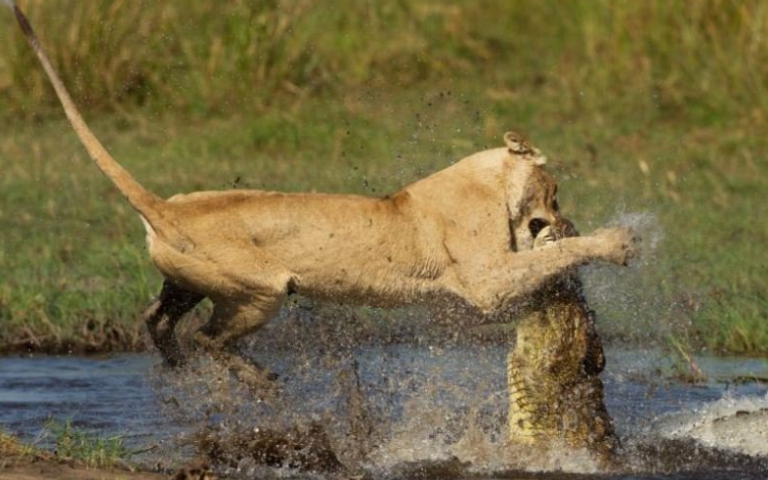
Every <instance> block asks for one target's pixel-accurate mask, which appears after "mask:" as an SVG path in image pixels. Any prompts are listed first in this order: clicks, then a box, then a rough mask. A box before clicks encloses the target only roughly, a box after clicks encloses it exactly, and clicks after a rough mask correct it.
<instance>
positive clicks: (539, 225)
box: [528, 218, 549, 238]
mask: <svg viewBox="0 0 768 480" xmlns="http://www.w3.org/2000/svg"><path fill="white" fill-rule="evenodd" d="M548 226H549V222H548V221H546V220H544V219H543V218H534V219H533V220H531V221H530V222H528V230H530V231H531V237H533V238H536V237H538V236H539V233H541V231H542V230H543V229H544V228H546V227H548Z"/></svg>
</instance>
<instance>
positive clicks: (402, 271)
mask: <svg viewBox="0 0 768 480" xmlns="http://www.w3.org/2000/svg"><path fill="white" fill-rule="evenodd" d="M14 10H15V12H16V16H17V19H19V22H20V24H21V25H22V29H23V30H24V32H25V34H26V35H27V36H28V38H29V39H30V42H31V44H32V46H33V48H34V49H35V52H36V53H37V55H38V57H39V58H40V60H41V62H42V63H43V66H44V67H45V70H46V72H47V73H48V76H49V77H50V78H51V81H52V83H53V85H54V87H55V90H56V92H57V94H58V95H59V98H60V99H61V101H62V104H63V106H64V109H65V111H66V113H67V116H68V118H69V119H70V120H71V122H72V124H73V126H74V128H75V130H76V132H77V133H78V135H79V136H80V138H81V140H82V141H83V144H84V145H85V147H86V148H87V149H88V151H89V152H90V153H91V156H92V157H93V158H94V160H95V161H96V163H97V165H98V166H99V167H100V168H101V169H102V171H103V172H104V173H105V174H106V175H107V176H108V177H109V178H110V179H111V180H112V181H113V182H114V183H115V185H116V186H117V187H118V188H119V189H120V190H121V192H122V193H123V194H124V195H125V196H126V198H127V199H128V200H129V202H130V203H131V204H132V205H133V206H134V208H136V209H137V211H139V213H140V214H141V215H142V218H143V219H144V220H145V222H146V225H147V231H148V234H147V240H148V244H149V254H150V257H151V259H152V262H153V263H154V264H155V265H156V266H157V268H158V269H159V270H160V271H161V272H162V274H163V275H164V276H165V278H166V279H167V280H166V283H165V285H164V288H163V291H162V292H161V295H160V298H159V300H158V301H157V302H156V303H155V304H154V305H153V306H152V307H150V309H149V310H148V311H147V313H146V318H147V323H148V326H149V330H150V333H152V337H153V339H154V341H155V343H156V344H157V345H158V347H159V348H160V350H161V351H162V353H163V355H164V356H165V358H166V359H167V360H168V361H169V362H170V363H176V362H178V361H180V360H181V358H180V355H179V351H178V345H177V344H176V340H175V338H174V335H173V329H174V327H175V324H176V322H177V321H178V320H179V318H180V317H181V316H182V315H183V314H184V313H185V312H186V311H188V310H189V309H190V308H192V307H193V306H194V305H195V304H196V303H197V302H198V301H200V300H201V299H202V298H203V297H209V298H210V299H211V300H212V301H213V303H214V312H213V315H212V317H211V319H210V320H209V322H208V323H207V324H206V325H205V326H204V327H203V328H202V329H201V331H200V332H199V334H198V335H196V339H197V341H198V343H199V344H200V345H201V346H203V347H204V348H206V349H207V350H209V351H211V352H212V353H213V354H214V355H216V356H217V357H218V358H220V359H222V360H224V361H226V362H228V363H229V365H230V367H231V368H232V369H233V370H234V371H235V372H236V373H237V374H238V375H240V376H241V378H244V379H245V380H248V381H251V380H254V381H255V380H257V378H255V377H258V374H257V373H256V372H255V371H252V369H251V368H250V367H249V365H248V364H246V363H245V362H244V361H242V359H239V358H238V357H236V356H235V355H232V354H231V353H230V351H229V350H228V348H226V347H230V346H232V344H233V342H234V341H236V340H238V339H239V338H241V337H242V336H244V335H246V334H248V333H251V332H253V331H254V330H256V329H258V328H259V327H260V326H261V325H263V324H264V323H265V322H267V321H269V319H270V318H271V317H272V316H273V315H274V313H275V312H276V311H277V310H278V308H279V307H280V304H281V302H282V301H283V299H284V298H285V296H286V295H287V294H288V293H289V292H298V293H301V294H304V295H307V296H310V297H314V298H333V299H338V300H343V301H347V302H351V303H362V304H368V305H378V306H396V305H406V304H414V303H430V304H433V305H445V304H451V303H461V304H464V305H466V306H469V307H472V308H475V309H477V310H478V311H480V312H482V313H491V312H494V311H497V310H499V309H500V308H502V307H504V306H505V305H507V304H509V303H510V302H515V301H519V300H520V299H521V298H523V297H525V296H526V295H528V294H530V293H532V292H533V291H535V290H536V289H537V288H539V287H540V286H541V285H542V284H543V283H544V282H546V281H547V280H549V279H551V278H552V277H554V276H556V275H558V274H560V273H562V272H563V271H564V270H566V269H569V268H572V267H574V266H577V265H582V264H585V263H587V262H591V261H594V260H607V261H610V262H614V263H617V264H620V265H621V264H624V263H626V261H627V260H628V258H629V257H630V256H631V255H632V253H633V251H634V250H633V248H634V247H633V236H632V234H631V233H630V232H628V231H626V230H619V229H613V230H603V231H599V232H596V233H595V234H594V235H592V236H588V237H579V238H566V239H562V240H560V241H558V242H556V243H555V244H554V246H552V247H548V248H546V249H536V250H531V247H532V240H533V236H532V234H531V225H532V224H531V221H532V220H534V219H537V221H539V222H544V224H551V225H556V224H557V223H558V222H559V221H560V215H559V212H558V209H557V205H556V200H555V195H556V185H555V181H554V179H553V178H552V177H551V176H550V175H549V174H548V173H547V172H546V170H544V168H543V167H542V166H541V164H543V163H544V160H545V159H544V157H543V156H542V155H541V153H540V152H539V151H538V150H537V149H536V148H534V147H532V146H530V145H529V144H528V143H527V142H526V141H525V140H524V139H523V138H522V137H521V136H519V135H517V134H514V133H509V134H507V135H506V136H505V140H506V143H507V147H506V148H497V149H493V150H487V151H484V152H480V153H477V154H475V155H472V156H470V157H467V158H465V159H463V160H461V161H459V162H457V163H456V164H454V165H453V166H451V167H449V168H446V169H445V170H442V171H440V172H437V173H435V174H434V175H432V176H430V177H428V178H426V179H424V180H421V181H418V182H415V183H413V184H411V185H409V186H407V187H405V188H404V189H403V190H401V191H400V192H398V193H396V194H394V195H391V196H388V197H384V198H368V197H361V196H354V195H325V194H283V193H274V192H263V191H242V190H237V191H222V192H198V193H192V194H187V195H177V196H175V197H173V198H171V199H169V200H167V201H164V200H162V199H159V198H158V197H155V196H154V195H152V194H150V193H149V192H147V191H146V190H144V188H143V187H141V186H140V185H139V184H138V182H136V181H135V180H134V179H133V178H132V177H130V175H129V174H128V173H127V172H125V171H124V170H123V169H122V168H121V167H120V166H119V165H118V164H117V162H115V161H114V159H112V157H111V156H109V154H108V153H107V152H106V150H105V149H104V148H103V147H102V146H101V144H100V143H99V142H98V140H96V138H95V136H93V134H92V133H91V132H90V130H89V129H88V127H87V126H86V125H85V122H83V120H82V118H81V116H80V114H79V113H78V112H77V109H76V108H75V106H74V104H73V103H72V101H71V99H70V98H69V95H68V94H67V92H66V89H65V88H64V87H63V84H62V83H61V81H60V80H59V78H58V77H57V76H56V73H55V71H54V70H53V68H52V67H51V65H50V62H49V61H48V59H47V57H46V56H45V53H44V52H43V51H42V49H41V48H40V45H39V42H38V40H37V38H36V37H35V36H34V32H33V31H32V29H31V27H30V26H29V23H28V22H27V21H26V18H25V17H24V15H23V14H22V13H21V12H20V10H19V9H18V8H14Z"/></svg>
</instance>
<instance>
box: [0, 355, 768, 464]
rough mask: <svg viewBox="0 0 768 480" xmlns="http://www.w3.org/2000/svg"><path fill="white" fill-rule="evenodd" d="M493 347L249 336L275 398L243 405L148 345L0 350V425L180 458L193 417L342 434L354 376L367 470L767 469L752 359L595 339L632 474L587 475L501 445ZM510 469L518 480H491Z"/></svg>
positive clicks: (761, 372)
mask: <svg viewBox="0 0 768 480" xmlns="http://www.w3.org/2000/svg"><path fill="white" fill-rule="evenodd" d="M505 355H506V348H504V347H501V346H483V347H468V346H463V347H416V346H403V345H389V346H381V345H379V346H367V347H365V348H356V349H350V350H348V351H346V352H344V353H343V354H339V353H338V352H335V353H329V352H327V351H324V352H320V351H318V350H317V349H312V348H304V349H301V350H286V349H283V348H274V349H271V350H269V349H266V350H265V349H263V347H262V349H261V350H260V351H259V352H258V353H257V354H256V355H255V356H256V357H258V359H259V361H260V363H262V364H263V365H268V366H269V367H271V368H272V369H273V370H275V371H276V372H277V373H279V374H280V375H281V380H280V383H281V385H283V386H284V390H283V393H282V394H281V401H280V402H278V404H279V405H280V406H279V407H276V406H275V405H274V404H268V403H259V402H255V401H254V399H253V397H252V396H250V395H249V394H247V393H245V392H243V391H241V390H238V387H237V386H236V385H233V384H232V382H230V381H229V380H228V377H227V376H226V375H224V374H223V373H222V372H221V371H220V370H217V367H216V366H214V365H211V364H209V363H206V362H203V361H201V362H199V365H198V366H197V367H195V368H192V369H190V370H189V371H186V372H182V373H171V372H166V371H165V369H164V368H162V367H161V366H159V365H158V362H157V358H155V357H153V356H150V355H116V356H111V357H105V358H81V357H45V356H44V357H36V358H14V357H8V358H2V359H0V425H3V426H4V428H5V429H6V430H8V431H11V432H14V433H17V434H20V435H21V436H22V437H24V438H25V439H27V440H35V439H38V440H40V435H41V432H43V431H44V428H43V427H44V424H45V423H46V421H48V420H49V419H51V418H53V419H58V420H71V421H72V423H73V424H74V425H75V426H77V427H80V428H84V429H89V430H93V431H96V432H99V433H100V434H102V435H118V434H119V435H123V436H124V437H125V439H126V442H127V443H128V444H129V445H131V446H134V447H146V446H148V445H153V444H157V445H159V446H160V448H159V449H158V450H156V451H155V452H154V453H149V454H147V455H150V456H151V455H155V456H167V455H169V454H171V453H172V454H174V455H177V456H179V457H183V456H184V455H188V454H189V448H186V449H185V448H182V447H180V446H179V443H180V440H179V439H180V438H182V439H183V438H188V437H189V436H190V435H191V434H192V433H193V432H195V431H198V430H199V429H200V428H202V427H205V426H208V427H210V426H223V428H224V429H235V428H236V427H237V426H240V427H242V426H243V425H245V426H246V427H249V428H250V427H253V426H258V427H262V428H267V427H268V428H275V427H281V426H282V427H285V426H287V425H290V424H301V423H304V424H308V423H311V422H319V423H320V424H322V425H324V426H327V427H328V429H329V434H330V435H331V437H332V438H335V437H334V435H336V436H337V437H338V438H335V440H338V441H339V442H341V444H344V441H345V440H344V439H345V438H347V437H348V436H349V432H350V431H351V429H352V428H353V427H351V426H350V425H351V423H350V415H349V412H348V411H347V410H348V409H349V405H350V403H349V401H350V398H351V397H350V388H349V386H350V385H357V387H356V388H357V390H358V391H360V392H362V394H363V396H364V398H365V401H366V405H365V409H366V412H367V415H368V416H369V420H372V422H373V424H374V426H375V428H374V429H373V430H372V431H371V435H372V436H375V437H376V444H377V448H375V449H374V450H372V451H370V452H369V453H370V456H369V458H370V460H369V461H368V464H367V466H366V468H367V469H368V471H373V472H374V473H375V474H376V476H383V477H393V476H394V477H399V476H406V477H407V476H410V475H412V472H411V473H410V474H409V473H407V472H408V471H407V469H406V470H403V468H402V466H403V465H411V464H412V462H423V461H427V462H428V463H429V462H432V463H431V464H433V465H440V464H441V462H446V461H447V459H450V458H454V457H455V458H456V459H458V461H461V462H471V463H472V464H473V465H472V467H467V468H466V469H465V470H460V471H459V473H456V472H452V473H451V472H449V473H446V471H445V470H443V471H438V472H437V473H435V476H436V478H443V477H452V478H457V475H458V476H459V477H462V476H473V477H476V476H480V477H488V478H492V477H495V476H497V475H499V472H503V471H508V470H510V469H511V470H515V471H519V470H520V469H521V468H531V467H533V468H534V469H542V470H557V469H560V470H565V471H571V472H576V473H574V474H573V475H577V476H570V474H569V475H566V474H563V473H560V474H554V473H544V474H542V473H539V474H535V475H538V476H535V478H548V479H554V478H616V479H618V478H621V479H630V478H664V479H671V478H675V479H678V478H680V479H682V478H697V479H698V478H700V479H705V478H706V479H710V478H765V477H767V476H768V471H766V470H763V469H764V466H765V464H764V463H763V458H768V395H767V392H768V386H767V385H766V384H765V383H761V382H759V381H747V380H749V379H755V378H766V377H768V364H767V363H766V362H765V361H764V360H759V359H749V358H735V357H730V358H716V357H701V358H699V359H698V361H699V365H700V366H701V367H702V369H703V370H704V371H705V372H707V373H708V375H709V379H708V381H707V382H705V383H703V384H698V385H691V384H687V383H683V382H679V381H676V380H669V379H666V378H667V377H668V373H669V372H670V371H671V370H670V364H669V363H668V362H665V361H664V360H663V358H664V357H663V355H661V354H660V353H658V352H654V351H648V352H643V351H626V350H609V351H608V368H607V370H606V372H605V373H604V374H603V378H604V380H605V382H606V397H607V404H608V408H609V411H610V412H611V414H612V416H613V417H614V420H615V422H616V427H617V430H618V432H619V434H620V436H621V438H622V441H623V443H624V447H625V450H626V451H627V455H626V457H627V458H626V459H625V460H624V462H625V467H624V468H626V469H627V470H628V471H631V472H634V473H631V474H630V473H627V474H626V475H612V476H608V477H598V476H595V474H594V472H596V467H595V466H594V465H590V464H589V462H588V461H587V460H586V459H584V458H581V457H578V456H577V457H575V458H570V459H569V458H568V455H567V454H563V452H559V453H558V452H556V453H555V454H554V456H553V455H549V456H547V455H536V456H534V457H529V458H528V459H527V460H526V459H523V458H521V457H520V456H519V455H518V456H516V455H512V454H511V453H510V452H509V449H506V448H504V446H503V438H504V428H505V422H506V388H505V374H504V358H505ZM355 375H357V378H358V379H357V380H355ZM48 441H50V439H42V443H45V442H48ZM182 442H183V441H182ZM349 448H350V445H349V444H346V445H344V449H345V450H348V449H349ZM185 452H187V453H185ZM558 455H559V458H557V457H558ZM545 457H546V458H545ZM521 463H524V465H521ZM251 472H253V471H251ZM403 472H406V473H403ZM637 472H650V473H642V474H641V473H637ZM702 472H706V473H702ZM235 473H237V472H235ZM241 473H242V471H241ZM259 473H260V474H263V472H261V471H260V472H259ZM510 475H511V476H512V477H513V478H522V477H520V476H519V475H520V474H510V473H507V474H505V475H504V477H505V478H510ZM530 475H534V474H530ZM563 475H566V476H563ZM235 476H237V475H236V474H235ZM527 478H534V477H527Z"/></svg>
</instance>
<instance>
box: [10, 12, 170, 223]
mask: <svg viewBox="0 0 768 480" xmlns="http://www.w3.org/2000/svg"><path fill="white" fill-rule="evenodd" d="M2 1H3V2H4V3H5V4H7V5H8V6H9V7H10V8H11V9H12V10H13V12H14V14H15V15H16V20H17V21H18V22H19V26H20V27H21V30H22V31H23V32H24V35H25V36H26V37H27V40H28V41H29V43H30V45H31V46H32V49H33V50H34V51H35V54H37V58H38V59H39V60H40V63H41V64H42V66H43V69H44V70H45V73H46V74H47V75H48V79H49V80H50V82H51V84H52V85H53V88H54V90H55V91H56V95H57V96H58V97H59V101H60V102H61V105H62V107H64V112H65V113H66V114H67V118H68V119H69V122H70V123H71V124H72V127H73V128H74V129H75V133H77V136H78V137H79V138H80V141H81V142H82V144H83V146H84V147H85V149H86V150H87V151H88V154H89V155H90V157H91V158H92V159H93V161H94V162H96V165H97V166H98V167H99V169H100V170H101V171H102V172H103V173H104V175H106V176H107V177H108V178H109V179H110V180H111V181H112V183H114V184H115V186H116V187H117V188H118V189H119V190H120V192H121V193H122V194H123V196H124V197H125V198H126V199H127V200H128V202H129V203H130V204H131V206H132V207H133V208H134V209H136V211H137V212H139V214H141V216H142V217H143V218H144V219H146V221H147V222H148V223H149V225H151V227H152V228H153V229H154V230H155V231H159V233H161V234H162V233H164V232H165V233H170V232H168V230H169V229H172V228H173V227H171V226H170V223H169V222H168V221H167V220H166V219H164V218H163V211H162V207H163V204H165V201H164V200H163V199H161V198H160V197H158V196H156V195H155V194H153V193H151V192H150V191H148V190H147V189H145V188H144V187H143V186H141V184H140V183H139V182H137V181H136V179H134V178H133V177H132V176H131V174H130V173H128V171H127V170H125V169H124V168H123V167H122V166H121V165H120V164H119V163H117V161H116V160H115V159H114V158H112V155H110V154H109V152H107V150H106V149H105V148H104V146H103V145H102V144H101V142H99V140H98V139H97V138H96V136H95V135H94V134H93V132H92V131H91V129H90V128H88V125H87V124H86V123H85V120H83V117H82V115H80V112H79V111H78V110H77V107H76V106H75V103H74V102H73V101H72V97H71V96H70V95H69V92H68V91H67V89H66V87H65V86H64V83H63V82H62V81H61V78H59V75H58V74H57V73H56V70H54V68H53V66H52V65H51V62H50V60H49V59H48V56H47V55H46V54H45V51H43V48H42V47H41V45H40V40H39V39H38V37H37V35H36V34H35V32H34V30H33V29H32V26H31V25H30V24H29V21H28V20H27V17H26V16H25V15H24V13H23V12H22V11H21V10H20V9H19V7H18V6H17V5H16V4H15V3H14V2H13V0H2Z"/></svg>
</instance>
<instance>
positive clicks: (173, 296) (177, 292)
mask: <svg viewBox="0 0 768 480" xmlns="http://www.w3.org/2000/svg"><path fill="white" fill-rule="evenodd" d="M203 298H204V297H203V295H201V294H199V293H196V292H193V291H191V290H187V289H185V288H182V287H180V286H179V285H177V284H176V283H174V282H172V281H170V280H167V279H166V280H165V281H164V282H163V288H162V290H161V291H160V295H159V296H158V298H157V300H155V301H154V302H153V303H152V305H150V306H149V308H147V310H146V311H145V312H144V322H145V323H146V325H147V330H149V335H150V336H151V337H152V342H153V343H154V344H155V347H156V348H157V349H158V350H160V354H161V355H162V357H163V360H165V363H166V364H167V365H168V366H170V367H176V366H179V365H181V364H183V363H184V356H183V354H182V353H181V348H180V347H179V342H178V340H177V339H176V334H175V329H176V324H177V323H178V322H179V320H180V319H181V317H183V316H184V314H186V313H187V312H189V311H190V310H192V309H193V308H194V307H195V305H197V304H198V303H200V301H201V300H202V299H203Z"/></svg>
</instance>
